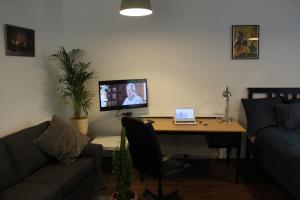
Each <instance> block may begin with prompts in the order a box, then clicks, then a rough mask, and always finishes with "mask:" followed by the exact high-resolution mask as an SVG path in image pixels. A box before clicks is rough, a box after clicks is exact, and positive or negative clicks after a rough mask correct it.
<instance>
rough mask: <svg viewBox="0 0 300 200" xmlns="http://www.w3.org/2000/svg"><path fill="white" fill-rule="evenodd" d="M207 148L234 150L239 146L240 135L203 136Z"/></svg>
mask: <svg viewBox="0 0 300 200" xmlns="http://www.w3.org/2000/svg"><path fill="white" fill-rule="evenodd" d="M205 138H206V141H207V144H208V147H209V148H227V147H231V148H236V147H239V146H240V145H241V136H240V134H224V135H223V134H215V135H206V136H205Z"/></svg>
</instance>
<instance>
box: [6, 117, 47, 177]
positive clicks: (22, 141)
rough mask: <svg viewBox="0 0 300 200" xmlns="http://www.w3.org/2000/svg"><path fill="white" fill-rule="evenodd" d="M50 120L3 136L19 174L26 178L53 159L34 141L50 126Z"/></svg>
mask: <svg viewBox="0 0 300 200" xmlns="http://www.w3.org/2000/svg"><path fill="white" fill-rule="evenodd" d="M48 125H49V122H43V123H41V124H39V125H36V126H33V127H30V128H27V129H24V130H21V131H19V132H17V133H14V134H12V135H8V136H6V137H5V138H3V141H4V143H5V144H6V146H7V149H8V152H9V154H10V156H11V157H12V160H13V163H14V164H15V166H16V170H17V172H18V174H19V175H20V176H21V177H22V178H23V179H24V178H25V177H26V176H28V175H29V174H30V173H32V172H33V171H35V170H37V169H39V168H40V167H42V166H44V165H46V164H47V163H48V162H49V161H50V160H51V159H50V157H49V156H48V155H46V154H45V153H43V152H42V151H41V150H39V149H38V148H37V147H36V146H35V145H34V143H33V140H34V139H36V138H38V137H39V136H40V135H41V134H42V133H43V132H44V131H45V130H46V129H47V127H48Z"/></svg>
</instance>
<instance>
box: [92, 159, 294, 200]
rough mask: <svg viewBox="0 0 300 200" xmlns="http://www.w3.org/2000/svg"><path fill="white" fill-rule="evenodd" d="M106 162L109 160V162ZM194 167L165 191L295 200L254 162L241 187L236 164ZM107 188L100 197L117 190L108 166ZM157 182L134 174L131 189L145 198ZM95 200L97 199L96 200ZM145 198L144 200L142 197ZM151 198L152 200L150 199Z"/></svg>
mask: <svg viewBox="0 0 300 200" xmlns="http://www.w3.org/2000/svg"><path fill="white" fill-rule="evenodd" d="M106 162H107V161H106ZM190 163H191V164H192V166H193V167H192V168H190V169H189V170H187V171H185V172H184V173H182V174H180V175H177V176H174V177H171V178H168V179H166V180H164V182H163V188H164V192H167V193H168V192H171V191H172V190H174V189H178V190H179V194H180V196H181V199H182V200H202V199H207V200H217V199H220V200H221V199H222V200H227V199H228V200H244V199H247V200H254V199H255V200H277V199H278V200H289V199H292V198H291V197H290V196H289V194H287V193H286V192H285V191H284V190H283V189H282V188H281V186H279V185H278V184H277V183H276V182H275V181H274V179H273V178H272V177H271V176H270V175H269V174H268V173H267V172H266V171H265V170H264V169H263V168H262V167H260V166H259V164H257V163H256V162H254V161H251V162H246V161H243V162H242V167H241V178H240V184H235V183H234V172H235V168H234V167H235V165H234V161H231V162H230V163H229V164H226V163H224V161H222V160H221V161H220V160H191V161H190ZM104 171H105V177H106V189H105V190H104V191H101V192H100V193H99V194H97V195H96V196H99V195H101V196H102V195H109V194H111V193H112V192H113V190H114V187H115V179H114V177H113V176H112V175H111V173H110V169H109V167H108V168H106V169H104ZM156 187H157V181H156V180H154V179H151V178H147V179H146V180H145V182H144V183H141V182H140V181H139V176H138V173H137V172H136V171H135V172H134V173H133V184H132V190H133V191H135V192H136V193H137V194H138V196H139V197H142V194H143V191H144V189H145V188H148V189H150V190H151V191H153V192H155V191H156ZM94 199H95V200H96V199H97V198H94ZM139 199H145V198H139ZM148 199H151V198H148Z"/></svg>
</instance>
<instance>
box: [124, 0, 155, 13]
mask: <svg viewBox="0 0 300 200" xmlns="http://www.w3.org/2000/svg"><path fill="white" fill-rule="evenodd" d="M120 14H121V15H125V16H134V17H138V16H146V15H151V14H152V9H151V2H150V0H122V2H121V8H120Z"/></svg>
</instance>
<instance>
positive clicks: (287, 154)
mask: <svg viewBox="0 0 300 200" xmlns="http://www.w3.org/2000/svg"><path fill="white" fill-rule="evenodd" d="M255 147H256V148H255V154H256V155H255V156H256V157H257V158H258V160H259V161H260V162H261V163H262V164H263V166H264V167H265V168H266V169H267V170H268V171H269V172H270V173H271V174H272V176H273V177H274V178H275V179H276V180H277V181H278V182H279V183H280V184H281V185H282V186H283V187H284V188H286V189H287V190H288V191H289V192H290V193H291V194H292V195H293V196H294V197H295V198H296V199H300V130H297V131H288V130H285V129H283V128H275V127H270V128H266V129H264V130H261V131H260V132H259V133H258V135H257V137H256V140H255Z"/></svg>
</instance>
